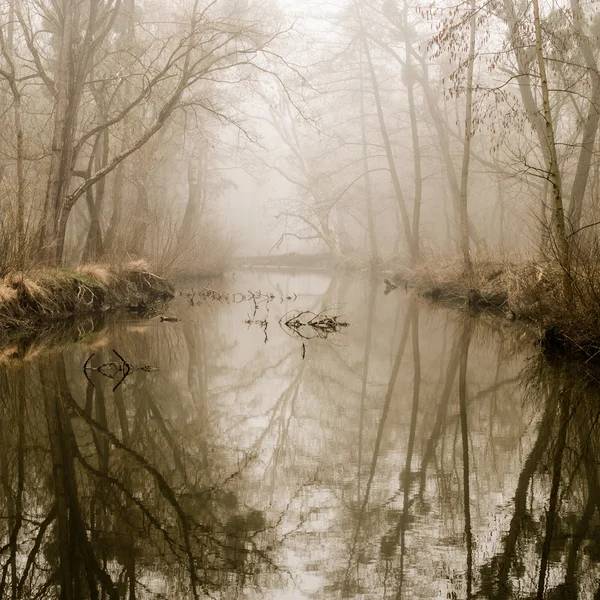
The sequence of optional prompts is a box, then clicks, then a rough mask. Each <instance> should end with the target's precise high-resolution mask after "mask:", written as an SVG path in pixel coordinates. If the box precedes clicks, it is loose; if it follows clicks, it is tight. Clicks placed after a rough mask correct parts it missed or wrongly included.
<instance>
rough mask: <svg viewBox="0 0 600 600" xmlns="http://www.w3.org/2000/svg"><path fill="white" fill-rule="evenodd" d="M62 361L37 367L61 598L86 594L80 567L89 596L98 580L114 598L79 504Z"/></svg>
mask: <svg viewBox="0 0 600 600" xmlns="http://www.w3.org/2000/svg"><path fill="white" fill-rule="evenodd" d="M57 361H58V362H57ZM62 361H63V359H62V357H59V358H58V359H52V358H51V357H47V358H45V359H43V360H42V361H41V362H40V369H39V374H40V383H41V387H42V394H43V397H44V404H45V409H46V422H47V426H48V438H49V441H50V451H51V457H52V464H53V467H52V473H53V480H54V492H55V498H56V508H57V518H58V545H59V557H60V573H59V577H58V579H59V581H60V587H61V596H60V597H61V599H64V600H71V599H73V600H76V599H77V598H81V597H83V596H85V595H86V594H85V593H84V591H83V587H82V581H81V574H82V573H81V570H82V569H83V571H84V575H85V576H86V579H87V584H88V593H89V595H90V597H91V598H98V592H97V582H99V583H100V584H101V586H102V587H103V588H104V591H105V592H106V593H108V596H109V597H110V598H111V599H113V600H116V599H117V598H118V595H117V592H116V589H115V587H114V585H113V583H112V580H111V579H110V576H109V575H108V574H107V573H106V571H104V570H103V569H102V568H101V567H100V566H99V565H98V563H97V562H96V558H95V556H94V553H93V550H92V547H91V545H90V542H89V540H88V538H87V531H86V529H87V527H86V524H85V522H84V520H83V515H82V512H81V508H80V505H79V492H78V485H77V478H76V476H75V464H74V462H75V451H76V449H77V446H76V442H75V435H74V432H73V428H72V424H71V416H70V415H69V414H68V413H67V411H66V409H65V400H66V399H69V400H70V402H71V403H72V404H74V401H73V400H72V398H70V392H69V391H68V387H67V383H66V374H65V366H64V362H62Z"/></svg>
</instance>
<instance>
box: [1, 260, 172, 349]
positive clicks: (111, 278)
mask: <svg viewBox="0 0 600 600" xmlns="http://www.w3.org/2000/svg"><path fill="white" fill-rule="evenodd" d="M172 295H173V294H172V288H171V286H170V284H168V283H167V282H166V281H165V280H164V279H161V278H160V277H157V276H156V275H153V274H152V273H150V272H148V271H147V264H145V263H144V262H143V261H135V262H133V263H129V264H126V265H125V266H124V267H119V268H114V267H108V266H106V265H83V266H81V267H78V268H77V269H75V270H73V271H69V270H59V269H45V270H38V271H30V272H28V273H27V274H24V273H22V272H19V271H13V272H11V273H8V274H7V275H6V276H5V277H4V278H3V279H0V336H1V335H2V334H8V333H9V332H10V331H11V330H12V331H14V330H22V331H23V332H26V331H31V330H34V329H35V328H36V327H39V326H40V325H43V324H45V323H48V322H51V321H53V320H56V319H66V318H67V317H74V316H77V315H86V314H91V313H94V312H104V311H106V310H110V309H119V308H140V307H143V308H144V309H146V308H148V307H149V306H151V305H152V304H153V303H156V302H161V301H164V300H167V299H169V298H170V297H172ZM31 351H35V349H31Z"/></svg>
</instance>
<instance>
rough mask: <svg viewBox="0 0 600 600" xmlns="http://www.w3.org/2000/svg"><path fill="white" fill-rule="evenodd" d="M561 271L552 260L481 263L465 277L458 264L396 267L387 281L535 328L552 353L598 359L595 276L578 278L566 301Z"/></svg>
mask: <svg viewBox="0 0 600 600" xmlns="http://www.w3.org/2000/svg"><path fill="white" fill-rule="evenodd" d="M562 277H563V274H562V270H561V269H560V267H559V266H558V265H557V264H556V263H553V262H524V263H500V262H493V261H485V262H479V263H476V264H475V265H474V268H473V273H472V274H471V275H466V274H465V273H464V271H463V269H462V265H460V264H459V263H457V262H447V263H443V262H438V263H435V264H428V265H424V266H421V267H418V268H416V269H409V268H407V267H396V268H395V269H394V275H393V276H391V277H390V278H389V279H388V280H386V281H387V282H388V290H389V289H390V288H393V287H395V286H398V287H404V288H406V289H411V290H413V291H414V292H416V293H417V294H418V295H420V296H423V297H425V298H428V299H430V300H432V301H434V302H436V303H441V304H444V305H446V306H450V307H455V308H462V309H466V310H469V311H470V312H471V313H482V312H487V313H493V314H495V315H497V316H499V317H502V318H506V319H509V320H511V321H523V322H527V323H529V324H531V325H533V326H534V328H535V329H536V332H537V336H538V341H539V344H540V346H541V347H542V348H543V350H544V351H546V352H548V353H559V354H570V355H579V356H583V357H587V358H589V357H596V356H599V357H600V328H599V327H598V325H599V323H600V289H598V288H597V286H596V282H595V281H594V279H593V278H589V277H588V278H585V277H583V275H580V276H579V277H576V278H574V282H573V288H574V298H573V300H572V301H571V302H567V301H566V299H565V297H564V294H563V287H562Z"/></svg>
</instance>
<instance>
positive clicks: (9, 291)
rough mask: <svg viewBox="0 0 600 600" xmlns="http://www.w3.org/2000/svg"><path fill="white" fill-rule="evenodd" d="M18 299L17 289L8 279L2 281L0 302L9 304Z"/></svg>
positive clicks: (0, 283) (0, 282) (0, 284)
mask: <svg viewBox="0 0 600 600" xmlns="http://www.w3.org/2000/svg"><path fill="white" fill-rule="evenodd" d="M16 299H17V290H16V289H15V288H14V287H12V286H10V285H9V284H8V283H6V281H0V303H2V304H8V303H9V302H13V301H14V300H16Z"/></svg>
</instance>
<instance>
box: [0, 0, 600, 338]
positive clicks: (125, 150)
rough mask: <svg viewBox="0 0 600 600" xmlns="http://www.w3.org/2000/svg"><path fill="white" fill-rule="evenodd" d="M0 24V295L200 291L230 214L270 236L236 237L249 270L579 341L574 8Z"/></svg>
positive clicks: (287, 12) (580, 131)
mask: <svg viewBox="0 0 600 600" xmlns="http://www.w3.org/2000/svg"><path fill="white" fill-rule="evenodd" d="M0 14H1V21H0V25H1V27H0V54H1V57H0V119H1V127H0V203H1V210H2V219H1V223H0V263H1V264H0V270H1V271H2V273H3V274H4V275H5V276H6V275H10V274H14V273H15V272H16V273H22V272H26V271H28V270H31V269H39V268H40V267H44V266H46V267H57V266H59V267H60V266H64V267H73V266H76V265H78V264H89V263H102V264H119V263H123V262H126V261H132V260H134V261H135V260H141V259H142V260H145V261H147V263H148V264H149V265H150V266H151V268H152V270H153V271H154V272H156V273H158V274H169V273H176V272H177V273H181V272H188V273H190V272H191V273H200V272H218V271H222V270H223V269H225V268H226V267H227V266H228V265H229V264H231V259H232V256H233V255H234V254H237V255H244V253H245V249H244V247H243V245H241V246H240V244H239V243H237V238H238V231H237V230H236V227H237V226H239V223H238V224H237V225H236V226H233V225H232V221H231V217H232V214H235V213H236V212H237V210H238V209H239V208H240V207H242V205H250V209H249V210H251V211H255V212H261V211H262V212H264V213H265V214H266V215H267V217H268V219H267V220H266V221H268V225H267V226H265V231H264V232H263V231H256V232H253V234H252V235H254V236H255V237H256V238H260V237H261V235H263V234H264V237H265V239H269V237H273V236H275V238H274V243H273V244H272V245H271V244H270V243H269V248H266V249H265V253H266V252H270V253H281V252H284V253H286V252H298V251H299V252H309V253H315V252H316V253H325V254H326V255H327V256H329V257H332V259H333V261H334V263H335V262H337V263H338V264H342V265H343V266H350V267H355V268H364V267H365V266H367V267H368V266H370V267H374V268H379V269H381V268H387V269H388V270H391V271H394V272H397V273H398V277H397V279H396V283H398V282H404V283H407V282H408V283H410V284H411V285H413V286H415V287H417V288H418V289H421V291H423V290H424V291H425V292H427V293H429V295H432V296H446V297H450V298H463V299H464V298H466V299H468V300H469V301H471V300H473V299H474V303H475V304H481V303H483V305H485V306H488V305H492V306H495V307H496V308H502V309H503V310H505V312H506V313H507V314H508V315H510V316H511V317H514V316H518V317H527V318H529V317H533V318H534V319H535V318H538V320H539V319H540V318H541V315H548V314H549V313H551V314H552V319H551V320H552V323H553V327H554V329H553V332H554V333H552V334H551V335H550V337H552V339H554V338H555V337H557V334H556V331H558V330H562V329H564V328H565V327H567V328H570V329H571V330H572V329H573V327H574V325H573V322H574V321H576V322H577V323H579V324H580V325H578V326H577V327H575V328H576V329H579V330H580V331H578V332H577V334H575V333H574V334H573V335H574V336H575V337H576V338H577V339H578V340H579V342H578V344H579V345H580V346H581V345H582V344H583V345H585V340H584V338H585V337H586V334H585V331H589V329H590V327H591V326H592V324H593V323H595V320H596V314H597V305H598V301H599V299H600V285H599V283H598V273H597V270H598V267H597V261H596V259H595V257H596V254H597V249H598V234H597V227H598V223H599V221H600V217H599V215H598V203H597V202H596V200H595V198H596V197H597V194H598V187H599V185H600V162H599V161H598V156H597V153H598V144H599V143H600V142H599V141H598V140H597V137H598V135H597V131H598V125H599V122H600V118H599V117H600V115H599V113H598V109H597V108H598V102H599V101H600V72H599V70H598V60H599V57H598V54H599V53H598V49H597V47H598V34H599V33H600V28H599V26H600V20H599V19H598V14H597V10H596V8H595V6H594V4H593V3H581V2H580V0H570V1H569V2H568V3H556V2H552V3H542V4H540V2H539V0H532V2H522V1H519V0H490V1H486V2H479V1H477V0H471V1H470V2H458V3H453V2H431V3H427V2H419V1H416V2H409V1H408V0H406V1H404V2H403V3H402V2H394V1H391V0H385V1H379V0H373V1H371V0H363V1H358V0H354V1H345V0H339V1H336V2H333V3H327V4H321V3H316V2H312V0H307V1H306V2H301V3H286V2H277V1H276V0H260V1H254V2H249V1H247V0H227V1H222V2H221V1H219V2H216V1H212V2H211V1H200V0H193V1H192V0H189V1H187V0H182V1H179V2H152V1H141V0H138V1H137V2H136V1H135V0H60V1H58V0H56V1H43V0H30V1H24V0H5V1H4V2H2V9H1V13H0ZM248 181H252V185H254V188H253V189H255V190H258V191H259V192H258V193H255V194H254V196H257V195H260V196H261V198H256V197H252V196H250V197H249V196H248V194H245V193H244V188H245V187H247V186H248ZM263 195H264V198H263V197H262V196H263ZM245 210H248V207H247V206H245ZM546 321H548V319H545V320H544V323H543V325H544V326H547V325H548V323H547V322H546ZM567 321H568V323H567ZM583 322H585V325H581V323H583ZM555 325H556V327H555ZM559 337H560V335H559ZM562 341H564V339H563V340H562Z"/></svg>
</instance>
